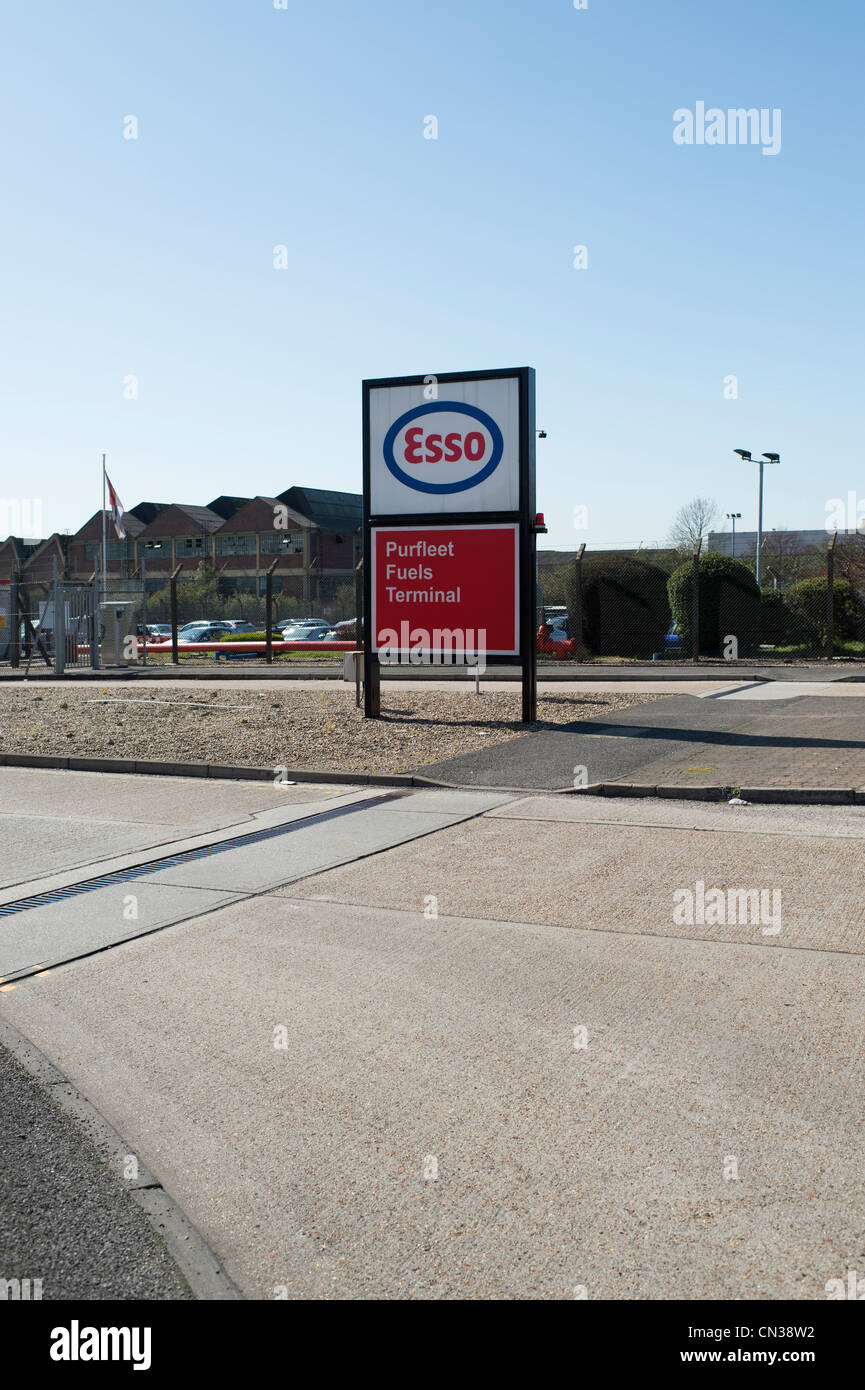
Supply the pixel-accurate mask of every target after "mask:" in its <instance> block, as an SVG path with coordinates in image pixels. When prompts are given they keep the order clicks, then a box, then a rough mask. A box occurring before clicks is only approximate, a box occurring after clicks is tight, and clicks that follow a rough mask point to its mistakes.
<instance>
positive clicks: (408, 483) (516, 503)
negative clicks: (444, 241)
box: [363, 367, 537, 723]
mask: <svg viewBox="0 0 865 1390" xmlns="http://www.w3.org/2000/svg"><path fill="white" fill-rule="evenodd" d="M363 435H364V457H363V499H364V557H365V560H364V566H363V577H364V605H363V610H364V677H365V678H364V714H365V716H366V717H367V718H368V719H376V718H378V717H379V716H380V712H381V703H380V665H381V664H382V663H383V662H387V663H394V664H401V665H402V664H406V665H409V666H417V665H426V664H443V663H450V664H453V663H462V664H465V665H467V666H474V667H475V668H476V669H477V670H478V671H480V670H481V669H482V667H483V665H484V664H485V663H487V662H489V663H490V664H502V663H513V662H514V661H518V662H519V665H520V668H521V672H522V695H523V698H522V717H523V721H524V722H526V723H530V722H532V721H534V720H535V719H536V718H537V677H536V670H537V663H536V648H537V642H536V636H535V627H536V623H535V585H536V577H535V576H536V554H535V545H536V541H535V532H536V512H535V374H534V371H533V369H532V368H530V367H514V368H507V369H502V370H500V371H483V372H451V373H444V374H442V375H440V376H414V377H385V378H381V379H376V380H371V381H365V382H364V383H363Z"/></svg>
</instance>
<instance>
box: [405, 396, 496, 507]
mask: <svg viewBox="0 0 865 1390" xmlns="http://www.w3.org/2000/svg"><path fill="white" fill-rule="evenodd" d="M503 449H504V440H503V439H502V432H501V430H500V429H499V427H498V425H497V424H496V422H495V420H494V419H493V418H492V416H491V415H488V414H487V413H486V411H483V410H480V409H479V408H478V407H477V406H473V405H468V404H464V403H463V402H462V401H433V402H430V404H428V405H419V406H415V407H414V409H412V410H407V411H406V412H405V414H404V415H401V416H400V417H399V418H398V419H397V420H394V422H393V424H392V425H391V427H390V429H389V430H388V432H387V434H386V436H385V439H384V461H385V464H386V466H387V468H388V469H389V471H390V472H391V473H392V474H393V476H394V477H395V478H397V479H399V481H400V482H401V483H405V484H406V486H407V487H410V488H414V489H415V490H416V491H417V492H428V493H449V492H465V491H467V489H469V488H473V487H477V486H478V484H479V483H482V482H483V481H484V479H486V478H488V477H490V475H491V474H492V473H494V472H495V470H496V468H497V467H498V466H499V463H500V462H501V458H502V452H503Z"/></svg>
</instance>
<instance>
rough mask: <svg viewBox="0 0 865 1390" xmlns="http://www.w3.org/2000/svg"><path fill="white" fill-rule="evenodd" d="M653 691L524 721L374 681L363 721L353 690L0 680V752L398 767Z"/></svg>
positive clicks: (507, 701) (560, 708) (560, 705)
mask: <svg viewBox="0 0 865 1390" xmlns="http://www.w3.org/2000/svg"><path fill="white" fill-rule="evenodd" d="M658 698H661V697H659V696H653V695H635V694H624V693H621V694H620V693H619V692H618V691H617V692H614V693H604V694H598V695H588V696H584V695H579V696H575V695H559V694H553V695H543V696H542V697H541V699H540V702H539V709H538V713H539V716H540V717H539V720H538V723H537V724H535V725H531V726H527V725H525V724H522V723H520V696H519V694H517V693H515V692H513V691H508V692H497V693H493V692H488V691H484V692H483V693H482V694H481V695H479V696H477V695H475V694H474V692H473V691H465V690H462V691H459V692H451V691H441V690H437V691H427V692H414V691H405V690H394V691H388V690H387V688H386V687H385V688H384V689H383V691H382V713H383V718H382V719H380V720H365V719H364V718H363V715H362V712H361V711H360V710H358V709H356V708H355V702H354V689H353V688H349V689H344V688H338V689H332V688H325V689H322V690H309V689H305V690H297V689H293V690H283V689H281V688H280V689H273V688H270V689H268V690H266V691H261V692H260V691H250V690H242V691H241V690H223V689H218V690H212V689H207V688H206V687H196V688H195V689H194V690H190V691H189V692H187V691H186V690H183V691H176V690H156V691H148V690H146V689H144V688H143V687H142V686H141V685H140V684H137V685H136V686H135V687H134V688H133V689H130V690H119V689H118V688H117V687H116V686H111V687H110V688H109V687H107V686H105V687H100V686H98V685H94V684H88V686H87V687H86V688H85V689H81V690H77V689H76V690H70V689H69V688H68V687H65V688H63V689H61V690H54V689H48V688H46V687H45V686H40V687H26V688H21V687H2V688H0V752H3V753H42V754H54V755H58V754H59V755H60V756H64V757H65V756H69V755H75V756H91V757H103V758H142V759H144V758H150V759H169V760H171V761H189V762H213V763H236V764H241V765H251V766H254V767H279V766H283V765H284V766H287V767H295V768H320V769H326V770H331V771H343V772H383V773H395V772H408V771H411V770H413V769H415V768H420V767H424V766H426V765H428V764H430V763H438V762H441V761H443V760H445V759H449V758H455V757H459V756H461V755H462V754H465V753H473V752H476V751H479V750H482V749H485V748H489V747H490V746H491V745H492V744H495V743H503V742H506V741H507V740H509V739H514V738H518V737H519V736H520V735H524V734H525V733H526V732H527V730H528V729H529V728H534V729H536V730H542V729H545V728H550V729H554V728H561V727H562V726H565V725H568V724H573V723H574V722H575V721H579V720H587V719H604V720H608V719H609V717H610V715H611V714H612V713H613V712H614V711H615V712H620V711H622V710H626V709H632V708H634V707H635V706H636V705H642V704H646V703H647V702H649V701H651V700H654V699H658Z"/></svg>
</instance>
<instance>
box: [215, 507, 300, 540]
mask: <svg viewBox="0 0 865 1390" xmlns="http://www.w3.org/2000/svg"><path fill="white" fill-rule="evenodd" d="M277 507H284V508H285V510H286V512H287V513H288V516H287V517H286V520H287V522H288V525H287V526H286V527H284V528H277V527H276V526H275V524H274V518H275V515H276V509H277ZM311 524H312V523H311V522H310V521H309V520H308V519H307V518H306V517H305V516H301V514H300V512H296V511H295V510H294V508H293V507H290V506H289V505H288V503H287V502H281V501H280V500H279V498H278V497H250V498H249V500H248V501H247V502H246V504H245V505H244V506H242V507H241V508H240V509H239V510H238V511H236V512H235V513H234V515H233V516H231V517H229V519H228V520H227V521H226V522H225V524H224V526H222V527H220V530H219V533H218V534H219V535H221V536H222V535H231V534H232V533H235V532H237V533H239V532H243V531H259V532H261V531H267V530H270V529H271V528H273V529H274V530H277V529H283V530H286V531H306V530H309V528H310V526H311Z"/></svg>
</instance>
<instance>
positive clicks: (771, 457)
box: [733, 449, 781, 589]
mask: <svg viewBox="0 0 865 1390" xmlns="http://www.w3.org/2000/svg"><path fill="white" fill-rule="evenodd" d="M733 453H734V454H738V455H739V458H740V459H742V460H743V462H745V463H756V464H757V467H758V468H759V469H760V495H759V501H758V505H757V588H758V589H759V588H760V587H761V584H760V581H761V579H762V577H763V469H764V468H765V467H766V464H768V463H780V462H781V455H780V454H765V453H764V455H763V457H762V458H761V459H755V458H752V456H751V451H750V449H734V450H733Z"/></svg>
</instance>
